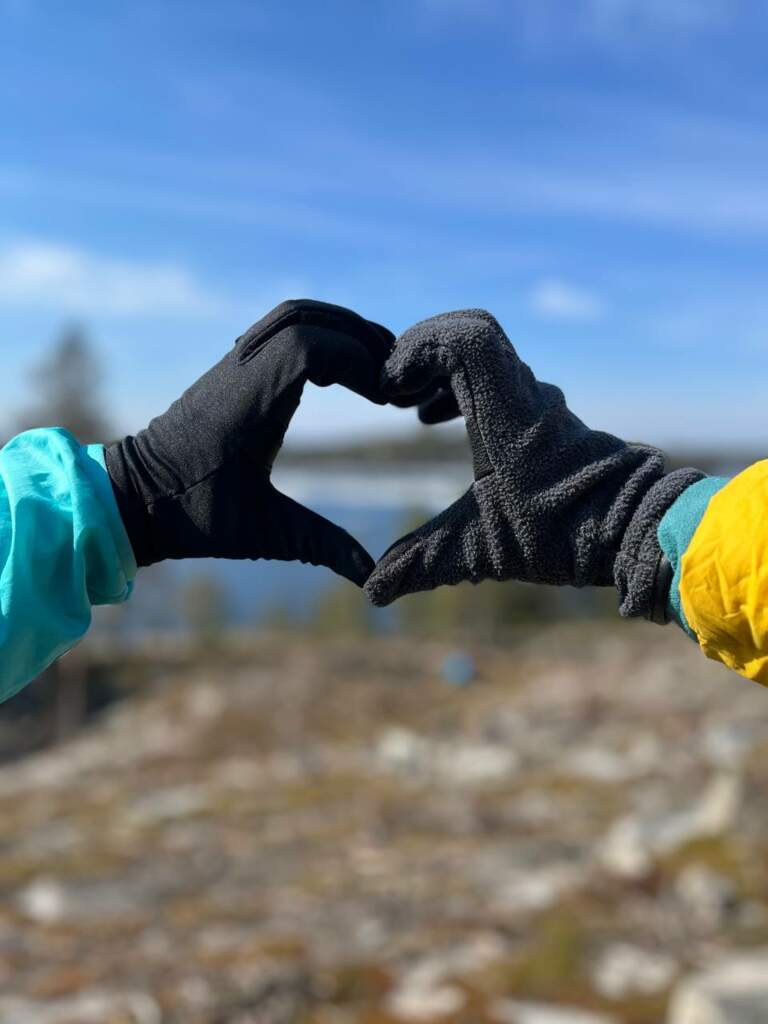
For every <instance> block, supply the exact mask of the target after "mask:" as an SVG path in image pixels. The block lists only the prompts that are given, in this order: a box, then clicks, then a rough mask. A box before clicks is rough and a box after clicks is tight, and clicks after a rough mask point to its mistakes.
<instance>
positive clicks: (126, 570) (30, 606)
mask: <svg viewBox="0 0 768 1024" xmlns="http://www.w3.org/2000/svg"><path fill="white" fill-rule="evenodd" d="M135 576H136V561H135V559H134V557H133V551H132V550H131V545H130V541H129V540H128V536H127V534H126V532H125V528H124V526H123V523H122V520H121V519H120V513H119V512H118V509H117V503H116V501H115V498H114V495H113V493H112V485H111V483H110V480H109V477H108V475H107V471H106V467H105V464H104V450H103V448H102V447H101V446H100V445H91V446H88V447H83V446H82V445H80V444H79V443H78V442H77V440H76V439H75V438H74V437H73V436H72V435H71V434H70V433H68V432H67V431H66V430H62V429H60V428H53V429H46V430H30V431H27V432H26V433H24V434H19V435H18V437H15V438H14V439H13V440H12V441H9V442H8V444H6V445H5V447H4V448H3V449H2V450H0V700H6V699H7V698H8V697H11V696H12V695H13V694H14V693H17V692H18V691H19V690H20V689H21V688H22V687H23V686H25V685H26V684H27V683H28V682H30V680H32V679H34V677H35V676H36V675H38V674H39V673H40V672H42V670H43V669H44V668H46V667H47V666H48V665H50V664H51V662H52V661H54V660H55V659H56V658H58V657H59V656H60V655H61V654H63V653H64V652H65V651H67V650H69V649H70V648H71V647H72V646H73V645H74V644H75V643H76V642H77V641H78V640H79V639H80V638H81V637H82V636H83V634H84V633H85V632H86V630H87V629H88V627H89V625H90V623H91V607H92V605H96V604H117V603H120V602H122V601H125V600H127V598H128V597H129V596H130V593H131V589H132V586H133V580H134V578H135Z"/></svg>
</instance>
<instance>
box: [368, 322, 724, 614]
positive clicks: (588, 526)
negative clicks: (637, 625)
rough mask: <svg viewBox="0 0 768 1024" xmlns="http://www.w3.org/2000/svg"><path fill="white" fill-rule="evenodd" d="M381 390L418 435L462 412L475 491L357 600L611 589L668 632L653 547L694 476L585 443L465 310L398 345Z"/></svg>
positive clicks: (385, 565) (612, 442)
mask: <svg viewBox="0 0 768 1024" xmlns="http://www.w3.org/2000/svg"><path fill="white" fill-rule="evenodd" d="M382 388H383V390H384V391H385V392H386V393H388V394H390V395H394V396H396V399H397V403H398V404H403V403H404V400H407V396H409V395H411V396H412V401H414V402H418V403H420V416H421V418H422V420H424V421H425V422H437V421H439V420H443V419H449V418H451V416H453V415H455V414H457V413H458V412H461V413H462V414H463V416H464V419H465V422H466V425H467V431H468V433H469V440H470V447H471V450H472V456H473V461H474V475H475V480H474V483H473V484H472V486H471V487H470V489H469V490H468V491H467V492H466V494H464V495H463V496H462V497H461V498H459V500H458V501H457V502H455V504H453V505H452V506H451V507H450V508H448V509H446V510H445V511H444V512H442V513H441V514H440V515H438V516H437V517H436V518H435V519H433V520H431V522H428V523H426V524H425V525H424V526H422V527H420V528H419V529H417V530H415V531H414V532H413V533H410V534H408V535H407V536H406V537H403V538H402V539H401V540H399V541H398V542H397V543H396V544H394V545H393V546H392V547H391V548H390V549H389V550H388V551H387V552H386V553H385V554H384V556H383V557H382V558H381V559H380V561H379V562H378V564H377V565H376V568H375V570H374V572H373V573H372V575H371V576H370V578H369V580H368V582H367V583H366V586H365V590H366V593H367V594H368V596H369V597H370V598H371V600H372V601H373V603H374V604H378V605H385V604H389V603H390V602H391V601H394V600H395V599H396V598H398V597H401V596H402V595H403V594H410V593H413V592H415V591H421V590H432V589H433V588H435V587H438V586H440V585H442V584H455V583H459V582H461V581H463V580H469V581H470V582H472V583H479V582H480V581H481V580H485V579H494V580H509V579H517V580H524V581H528V582H532V583H552V584H571V585H573V586H586V585H597V586H608V585H610V584H612V583H614V584H615V585H616V586H617V588H618V591H619V596H620V602H621V607H620V611H621V613H622V614H624V615H644V616H646V617H648V618H652V619H653V620H654V621H666V594H667V591H668V589H669V583H670V580H671V576H672V571H671V568H670V566H669V563H668V562H667V560H666V558H665V557H664V556H663V554H662V552H661V549H660V547H659V543H658V540H657V538H656V528H657V526H658V523H659V522H660V520H661V518H662V516H663V515H664V512H665V511H666V510H667V508H669V506H670V505H671V504H672V502H674V501H675V499H676V498H677V497H678V495H680V494H681V493H682V491H684V490H685V489H686V488H687V487H688V486H689V485H690V484H692V483H694V482H695V481H696V480H698V479H700V478H701V477H702V476H703V475H704V474H702V473H700V472H699V471H698V470H690V469H687V470H678V471H676V472H674V473H669V474H666V475H665V473H664V456H663V454H662V453H661V452H660V451H658V450H657V449H655V448H651V447H648V446H646V445H640V444H627V443H625V442H624V441H621V440H619V438H617V437H613V436H612V435H610V434H605V433H601V432H598V431H594V430H590V429H589V428H588V427H586V426H585V425H584V424H583V423H582V422H581V421H580V420H579V419H577V417H576V416H574V415H573V413H572V412H570V410H569V409H568V407H567V406H566V404H565V399H564V398H563V394H562V392H561V391H560V390H559V389H558V388H556V387H553V386H552V385H551V384H542V383H540V382H539V381H537V380H536V378H535V377H534V375H533V373H532V372H531V370H530V369H529V368H528V366H526V365H525V363H523V362H521V360H520V359H519V358H518V356H517V353H516V352H515V350H514V348H513V347H512V345H511V344H510V342H509V339H508V338H507V336H506V335H505V334H504V331H503V330H502V329H501V327H500V326H499V324H498V323H497V322H496V320H495V319H494V318H493V317H492V316H491V315H490V313H487V312H485V311H484V310H473V309H470V310H464V311H462V312H457V313H446V314H444V315H442V316H437V317H434V318H432V319H430V320H425V321H424V322H423V323H420V324H416V326H415V327H412V328H410V330H408V331H406V332H405V334H403V335H402V337H401V338H399V339H398V341H397V342H396V344H395V348H394V351H393V353H392V355H391V356H390V358H389V359H388V361H387V363H386V365H385V367H384V371H383V374H382Z"/></svg>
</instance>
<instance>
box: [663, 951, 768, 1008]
mask: <svg viewBox="0 0 768 1024" xmlns="http://www.w3.org/2000/svg"><path fill="white" fill-rule="evenodd" d="M766 1020H768V950H761V951H755V952H750V953H745V954H743V955H741V956H734V957H730V958H728V959H725V960H723V961H722V962H721V963H719V964H716V965H714V966H713V967H712V968H710V969H709V970H706V971H702V972H701V973H699V974H694V975H692V976H691V977H689V978H686V979H684V980H683V981H682V982H681V983H680V984H679V986H678V987H677V989H676V990H675V992H674V993H673V995H672V999H671V1001H670V1006H669V1012H668V1016H667V1024H765V1021H766Z"/></svg>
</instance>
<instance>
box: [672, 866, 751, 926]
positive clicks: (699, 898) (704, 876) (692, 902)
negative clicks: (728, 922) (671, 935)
mask: <svg viewBox="0 0 768 1024" xmlns="http://www.w3.org/2000/svg"><path fill="white" fill-rule="evenodd" d="M675 892H676V895H677V897H678V899H679V901H680V903H681V905H682V908H683V911H684V913H685V914H686V915H687V917H688V919H689V920H691V921H692V923H693V924H694V926H695V927H697V928H699V929H701V930H704V931H713V930H715V929H717V928H719V927H720V925H721V924H722V923H723V922H724V921H725V919H726V917H727V916H728V915H729V914H733V913H734V912H735V910H736V909H737V907H738V900H737V896H736V886H735V885H734V883H733V880H732V879H730V878H726V876H725V875H721V874H718V873H717V872H716V871H712V870H711V869H710V868H707V867H706V866H705V865H703V864H689V865H687V866H686V867H685V868H684V869H683V870H682V871H681V873H680V875H679V876H678V879H677V882H676V883H675Z"/></svg>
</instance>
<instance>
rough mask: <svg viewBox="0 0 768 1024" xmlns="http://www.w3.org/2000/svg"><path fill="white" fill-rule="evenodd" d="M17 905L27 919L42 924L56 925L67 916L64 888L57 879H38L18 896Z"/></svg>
mask: <svg viewBox="0 0 768 1024" xmlns="http://www.w3.org/2000/svg"><path fill="white" fill-rule="evenodd" d="M16 905H17V906H18V908H19V910H20V911H21V912H22V914H24V915H25V916H26V917H28V918H30V919H31V920H32V921H39V922H40V923H41V924H55V922H56V921H61V920H62V918H64V917H65V916H66V914H67V898H66V892H65V890H64V887H63V886H62V885H61V884H60V883H59V882H57V881H56V879H55V878H38V879H36V880H35V881H34V882H30V884H29V885H28V886H27V887H26V888H25V889H22V890H21V892H19V893H18V894H17V895H16Z"/></svg>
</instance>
